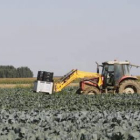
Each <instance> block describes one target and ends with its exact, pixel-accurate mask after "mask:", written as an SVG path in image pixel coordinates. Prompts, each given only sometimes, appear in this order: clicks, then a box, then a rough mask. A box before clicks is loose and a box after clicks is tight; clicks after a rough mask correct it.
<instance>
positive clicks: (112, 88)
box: [77, 60, 140, 95]
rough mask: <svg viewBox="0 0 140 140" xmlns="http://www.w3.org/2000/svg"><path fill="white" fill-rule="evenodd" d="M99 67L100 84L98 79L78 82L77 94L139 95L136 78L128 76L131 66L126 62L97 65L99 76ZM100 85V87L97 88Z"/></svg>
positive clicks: (139, 89) (139, 87)
mask: <svg viewBox="0 0 140 140" xmlns="http://www.w3.org/2000/svg"><path fill="white" fill-rule="evenodd" d="M100 67H101V68H102V73H101V74H100V75H101V79H102V84H99V78H100V77H94V78H90V79H84V80H82V81H81V82H80V88H79V89H78V91H77V93H82V94H88V95H90V94H101V93H109V92H111V93H126V94H133V93H140V86H139V83H138V78H137V77H136V76H132V75H131V74H130V70H131V68H132V67H137V68H138V67H139V66H136V65H132V64H131V63H130V62H128V61H124V62H120V61H116V60H115V61H107V62H103V63H102V65H99V64H98V63H97V73H98V74H99V70H100ZM99 85H100V86H99Z"/></svg>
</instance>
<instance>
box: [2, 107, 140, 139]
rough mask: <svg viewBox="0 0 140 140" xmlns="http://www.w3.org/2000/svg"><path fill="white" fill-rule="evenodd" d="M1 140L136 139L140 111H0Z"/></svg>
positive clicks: (139, 125)
mask: <svg viewBox="0 0 140 140" xmlns="http://www.w3.org/2000/svg"><path fill="white" fill-rule="evenodd" d="M0 116H1V117H0V139H1V140H6V139H8V140H22V139H24V140H25V139H26V140H137V139H138V138H139V137H140V133H139V132H140V111H136V112H134V111H131V112H108V111H103V112H95V111H93V112H91V111H77V112H63V111H45V110H42V111H40V110H31V111H17V110H9V111H7V110H1V111H0Z"/></svg>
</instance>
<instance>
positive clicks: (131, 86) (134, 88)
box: [119, 80, 140, 94]
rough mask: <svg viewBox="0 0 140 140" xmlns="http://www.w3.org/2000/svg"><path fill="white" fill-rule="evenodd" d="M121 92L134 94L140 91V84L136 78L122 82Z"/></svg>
mask: <svg viewBox="0 0 140 140" xmlns="http://www.w3.org/2000/svg"><path fill="white" fill-rule="evenodd" d="M119 93H125V94H134V93H140V86H139V84H138V82H137V81H135V80H125V81H123V82H122V83H121V84H120V87H119Z"/></svg>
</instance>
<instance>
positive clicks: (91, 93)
mask: <svg viewBox="0 0 140 140" xmlns="http://www.w3.org/2000/svg"><path fill="white" fill-rule="evenodd" d="M95 94H96V92H94V91H89V92H88V95H95Z"/></svg>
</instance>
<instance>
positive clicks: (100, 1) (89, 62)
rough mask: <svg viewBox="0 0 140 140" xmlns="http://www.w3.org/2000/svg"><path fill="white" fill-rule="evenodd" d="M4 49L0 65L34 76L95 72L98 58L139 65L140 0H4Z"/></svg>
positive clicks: (0, 3) (0, 10) (0, 45)
mask: <svg viewBox="0 0 140 140" xmlns="http://www.w3.org/2000/svg"><path fill="white" fill-rule="evenodd" d="M0 50H1V51H0V58H1V59H0V65H13V66H15V67H21V66H27V67H29V68H30V69H31V70H32V71H33V73H34V76H35V77H36V75H37V72H38V71H40V70H42V71H49V72H54V75H57V76H60V75H64V74H66V73H67V72H69V71H70V70H71V69H79V70H81V71H89V72H96V64H95V62H96V61H97V62H99V63H100V64H101V63H102V62H104V61H109V60H114V59H117V60H120V61H123V60H129V61H130V62H131V63H134V64H137V65H140V0H0ZM134 72H135V73H136V71H134ZM137 72H138V73H137V74H139V75H140V69H139V71H137Z"/></svg>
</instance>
